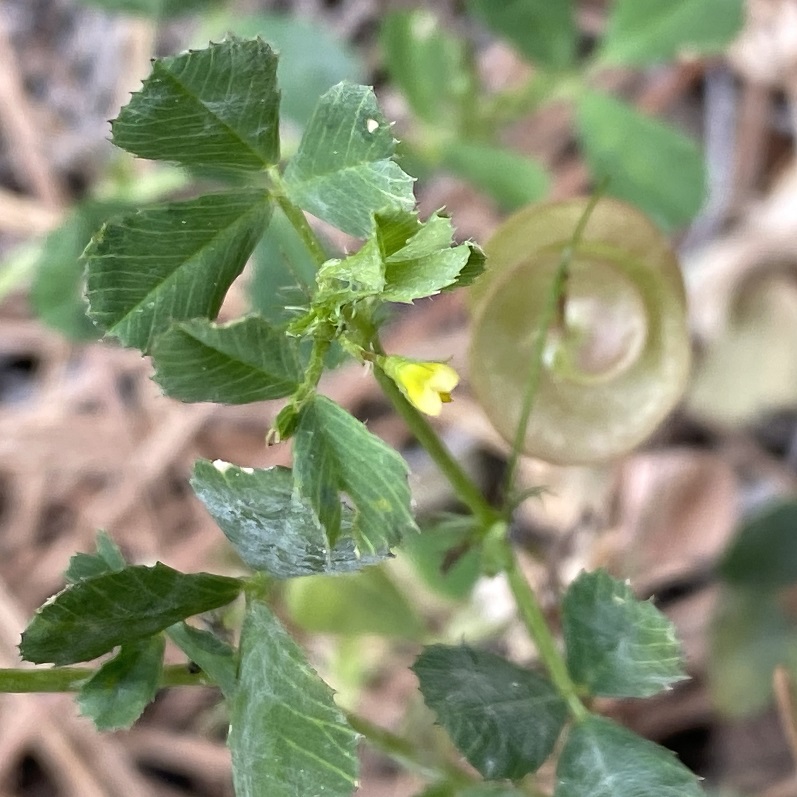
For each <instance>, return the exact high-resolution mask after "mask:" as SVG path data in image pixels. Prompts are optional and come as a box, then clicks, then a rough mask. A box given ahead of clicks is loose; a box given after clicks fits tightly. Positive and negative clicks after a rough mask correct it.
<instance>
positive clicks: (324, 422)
mask: <svg viewBox="0 0 797 797" xmlns="http://www.w3.org/2000/svg"><path fill="white" fill-rule="evenodd" d="M293 457H294V466H293V467H294V476H295V479H296V485H297V487H298V490H299V493H300V494H301V495H302V496H303V497H304V498H305V499H306V500H307V501H308V502H309V503H310V504H311V505H312V507H313V509H314V511H315V513H316V515H317V517H318V519H319V520H320V522H321V524H322V525H323V527H324V530H325V531H326V534H327V537H328V539H329V540H330V541H331V543H332V544H335V543H336V542H337V540H338V539H339V537H340V534H341V519H342V516H343V506H342V504H341V499H342V498H343V496H342V495H341V493H345V497H346V500H347V502H351V504H352V505H353V508H354V513H355V514H354V525H353V528H352V534H353V536H354V539H355V541H356V543H357V548H358V550H359V551H361V552H362V553H363V554H370V555H374V554H378V553H379V552H381V551H384V549H385V548H386V547H391V546H394V545H397V544H398V543H399V542H400V541H401V539H402V537H404V536H405V535H406V534H408V533H411V532H414V531H417V530H418V529H417V526H416V525H415V521H414V520H413V518H412V512H411V511H410V498H411V496H410V490H409V486H408V484H407V465H406V463H405V462H404V460H403V459H402V458H401V456H400V455H399V454H397V453H396V451H394V450H393V448H391V447H390V446H388V445H387V444H386V443H384V442H383V441H382V440H380V439H379V438H378V437H376V436H375V435H373V434H371V433H370V432H369V431H368V430H367V429H366V428H365V426H364V425H363V424H362V423H360V421H358V420H357V419H356V418H353V417H352V416H351V415H350V414H349V413H348V412H346V410H344V409H343V408H342V407H339V406H338V405H337V404H335V402H333V401H330V400H329V399H328V398H324V397H323V396H315V397H313V399H312V400H311V401H309V402H308V403H307V404H306V405H305V407H304V408H303V409H302V413H301V417H300V419H299V426H298V428H297V430H296V435H295V437H294V444H293Z"/></svg>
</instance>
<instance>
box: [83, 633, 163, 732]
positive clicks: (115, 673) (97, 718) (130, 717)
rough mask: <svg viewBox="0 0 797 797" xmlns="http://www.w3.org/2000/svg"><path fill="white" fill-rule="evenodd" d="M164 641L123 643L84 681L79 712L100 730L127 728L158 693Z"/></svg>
mask: <svg viewBox="0 0 797 797" xmlns="http://www.w3.org/2000/svg"><path fill="white" fill-rule="evenodd" d="M165 641H166V640H165V639H164V638H163V636H162V635H160V634H158V635H157V636H152V637H149V638H148V639H142V640H139V641H137V642H126V643H125V644H123V645H122V647H121V648H120V649H119V652H118V653H117V654H116V656H114V657H113V658H112V659H111V660H110V661H106V662H105V663H104V664H103V665H102V666H101V667H100V668H99V669H98V670H97V671H96V672H95V673H94V675H92V676H91V678H89V680H88V681H86V683H85V684H83V686H81V688H80V692H79V693H78V698H77V700H78V705H79V706H80V713H81V714H82V715H83V716H84V717H89V718H90V719H91V720H92V721H93V722H94V724H95V725H96V726H97V730H100V731H113V730H119V729H120V728H129V727H130V726H131V725H132V724H133V723H134V722H135V721H136V720H137V719H138V718H139V717H140V716H141V713H142V712H143V711H144V709H145V708H146V707H147V706H148V705H149V704H150V703H151V702H152V701H153V700H154V699H155V695H156V694H157V693H158V685H159V683H160V676H161V671H162V670H163V651H164V646H165Z"/></svg>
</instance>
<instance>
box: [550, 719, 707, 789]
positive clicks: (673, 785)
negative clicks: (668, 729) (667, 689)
mask: <svg viewBox="0 0 797 797" xmlns="http://www.w3.org/2000/svg"><path fill="white" fill-rule="evenodd" d="M554 797H703V790H702V789H701V788H700V786H699V784H698V781H697V778H696V777H695V775H694V774H693V773H692V772H690V771H689V770H688V769H687V768H686V767H685V766H684V765H683V764H681V763H680V761H678V759H677V758H676V757H675V755H674V754H673V753H671V752H670V751H669V750H666V749H665V748H664V747H660V746H659V745H657V744H654V743H653V742H649V741H648V740H647V739H643V738H642V737H641V736H637V735H636V734H635V733H633V732H632V731H629V730H628V729H627V728H623V727H621V726H620V725H617V724H615V723H614V722H612V721H611V720H608V719H606V718H605V717H598V716H595V715H592V716H590V717H588V718H587V719H586V720H584V721H583V722H580V723H579V724H578V725H576V726H575V727H574V728H573V729H572V730H571V731H570V732H569V734H568V736H567V741H566V742H565V746H564V749H563V750H562V754H561V756H560V757H559V762H558V764H557V767H556V790H555V791H554Z"/></svg>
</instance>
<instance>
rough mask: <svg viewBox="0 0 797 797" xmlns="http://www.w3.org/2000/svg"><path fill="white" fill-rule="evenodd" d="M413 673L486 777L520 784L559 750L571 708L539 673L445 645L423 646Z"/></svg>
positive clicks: (462, 749) (442, 720)
mask: <svg viewBox="0 0 797 797" xmlns="http://www.w3.org/2000/svg"><path fill="white" fill-rule="evenodd" d="M412 669H413V670H414V672H415V674H416V675H417V676H418V680H419V681H420V686H421V692H422V693H423V699H424V701H425V702H426V705H428V706H429V707H430V708H431V709H433V710H434V711H435V712H436V713H437V718H438V720H439V721H440V724H441V725H442V726H443V727H444V728H445V729H446V730H447V731H448V733H449V735H450V736H451V738H452V740H453V741H454V744H455V745H456V746H457V748H458V749H459V750H460V752H461V753H462V754H463V755H464V756H465V758H467V759H468V761H469V762H470V763H471V764H473V766H474V767H476V769H478V770H479V772H481V774H482V775H484V777H485V778H488V779H490V780H499V779H503V778H508V779H511V780H517V779H519V778H522V777H524V776H525V775H527V774H528V773H529V772H534V771H536V770H537V769H538V768H539V767H540V766H541V765H542V763H543V762H544V761H545V759H546V758H548V756H549V755H550V754H551V752H552V751H553V748H554V745H555V744H556V740H557V739H558V738H559V734H560V733H561V732H562V727H563V726H564V723H565V718H566V716H567V709H566V706H565V703H564V700H562V698H561V697H560V696H559V695H558V694H557V692H556V690H555V689H554V687H553V685H552V684H551V683H550V682H549V681H548V680H546V679H545V678H543V677H542V676H541V675H537V673H535V672H532V671H531V670H527V669H525V668H523V667H518V666H517V665H516V664H512V663H511V662H509V661H507V660H506V659H503V658H501V657H500V656H496V655H495V654H494V653H488V652H487V651H484V650H475V649H474V648H469V647H465V646H458V647H448V646H445V645H432V646H430V647H427V648H424V650H423V652H422V653H421V655H420V656H419V657H418V659H417V660H416V662H415V664H414V665H413V667H412Z"/></svg>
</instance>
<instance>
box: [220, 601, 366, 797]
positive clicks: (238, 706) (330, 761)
mask: <svg viewBox="0 0 797 797" xmlns="http://www.w3.org/2000/svg"><path fill="white" fill-rule="evenodd" d="M239 684H240V686H239V689H238V690H237V692H236V695H235V697H234V699H233V701H232V707H231V717H230V737H229V745H230V750H231V751H232V766H233V781H234V783H235V794H236V795H237V797H263V795H268V797H298V795H301V797H351V795H352V794H353V793H354V791H355V789H356V788H357V774H358V762H357V753H356V748H357V734H356V733H355V732H354V731H353V730H352V729H351V728H350V727H349V726H348V725H347V723H346V721H345V719H344V717H343V713H342V712H341V711H340V709H339V708H338V707H337V706H336V705H335V701H334V699H333V693H332V690H331V689H330V688H329V687H328V686H327V685H326V684H325V683H324V682H323V681H322V680H321V679H320V678H319V677H318V675H317V674H316V673H315V671H314V670H313V669H312V668H311V667H310V665H309V664H308V663H307V659H306V658H305V655H304V653H303V652H302V650H301V649H300V648H299V647H298V645H297V644H296V643H295V642H294V641H293V640H292V639H291V638H290V637H289V636H288V634H287V633H286V632H285V629H284V628H283V627H282V626H281V625H280V624H279V622H278V621H277V619H276V618H275V617H274V615H273V614H272V613H271V612H270V611H269V609H268V607H267V606H265V605H264V604H262V603H259V602H257V601H250V602H249V603H248V604H247V609H246V617H245V619H244V625H243V629H242V631H241V668H240V680H239Z"/></svg>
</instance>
